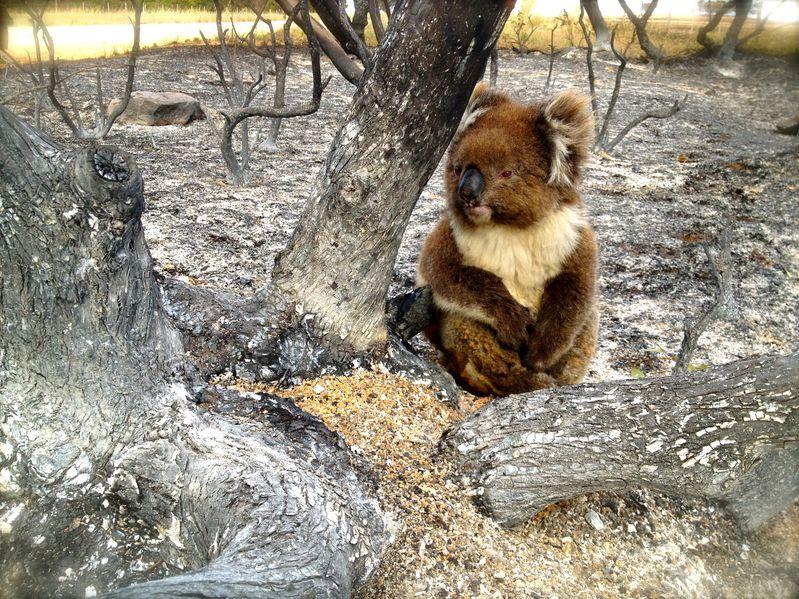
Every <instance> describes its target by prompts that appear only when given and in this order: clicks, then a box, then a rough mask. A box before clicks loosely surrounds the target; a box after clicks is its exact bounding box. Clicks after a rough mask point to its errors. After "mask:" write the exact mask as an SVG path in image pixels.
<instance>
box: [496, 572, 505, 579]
mask: <svg viewBox="0 0 799 599" xmlns="http://www.w3.org/2000/svg"><path fill="white" fill-rule="evenodd" d="M494 578H496V579H497V580H505V573H504V572H503V571H502V570H500V571H499V572H494Z"/></svg>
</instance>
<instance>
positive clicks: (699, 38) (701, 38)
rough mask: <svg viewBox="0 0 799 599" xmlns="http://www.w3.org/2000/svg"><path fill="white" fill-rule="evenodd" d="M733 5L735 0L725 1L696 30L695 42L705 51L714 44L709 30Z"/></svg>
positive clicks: (713, 46) (717, 24)
mask: <svg viewBox="0 0 799 599" xmlns="http://www.w3.org/2000/svg"><path fill="white" fill-rule="evenodd" d="M734 6H735V0H728V2H725V3H724V4H723V5H722V6H721V7H720V8H719V9H718V10H717V11H716V12H715V13H713V14H712V15H711V16H710V18H709V19H708V22H707V24H705V25H704V26H703V27H700V28H699V31H697V33H696V42H697V43H698V44H699V45H700V46H702V47H703V48H704V49H705V51H707V52H710V51H712V50H713V49H714V48H715V45H714V44H713V42H712V40H711V39H710V38H709V37H708V35H709V34H710V32H711V31H713V30H714V29H716V27H718V26H719V23H721V20H722V19H723V18H724V15H726V14H727V13H728V12H730V11H731V10H732V9H733V7H734Z"/></svg>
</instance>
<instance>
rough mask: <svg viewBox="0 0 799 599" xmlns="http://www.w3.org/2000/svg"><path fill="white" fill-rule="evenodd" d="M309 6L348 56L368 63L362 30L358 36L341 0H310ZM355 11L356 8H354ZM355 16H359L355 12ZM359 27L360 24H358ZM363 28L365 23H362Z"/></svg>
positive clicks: (368, 54) (367, 50)
mask: <svg viewBox="0 0 799 599" xmlns="http://www.w3.org/2000/svg"><path fill="white" fill-rule="evenodd" d="M311 6H312V7H313V9H314V10H315V11H316V14H317V15H319V18H320V19H321V20H322V23H324V25H325V27H327V29H328V31H330V33H332V34H333V37H335V38H336V40H337V41H338V43H339V45H340V46H341V47H342V48H343V49H344V50H345V51H346V52H349V53H350V54H355V55H356V56H357V57H358V59H359V60H360V61H361V62H362V63H363V64H364V65H366V64H368V63H369V59H370V58H371V53H370V52H369V49H368V48H367V47H366V44H365V43H364V40H363V28H361V30H360V35H359V33H358V31H357V30H356V29H355V26H354V24H353V22H352V21H350V18H349V16H348V15H347V12H346V7H347V3H346V1H341V0H311ZM356 9H357V7H356ZM355 16H356V17H357V16H359V15H358V13H357V10H356V13H355ZM359 26H360V24H359ZM364 26H365V23H364Z"/></svg>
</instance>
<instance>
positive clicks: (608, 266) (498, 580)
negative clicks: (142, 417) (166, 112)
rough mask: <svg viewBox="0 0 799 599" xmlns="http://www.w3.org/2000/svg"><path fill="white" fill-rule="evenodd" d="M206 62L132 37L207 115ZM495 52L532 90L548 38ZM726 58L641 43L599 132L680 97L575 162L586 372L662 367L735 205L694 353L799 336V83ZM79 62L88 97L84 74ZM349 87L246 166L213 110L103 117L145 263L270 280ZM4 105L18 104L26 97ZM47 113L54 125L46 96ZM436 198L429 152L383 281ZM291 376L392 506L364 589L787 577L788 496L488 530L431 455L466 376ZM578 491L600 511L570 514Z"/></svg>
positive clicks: (498, 590) (630, 590)
mask: <svg viewBox="0 0 799 599" xmlns="http://www.w3.org/2000/svg"><path fill="white" fill-rule="evenodd" d="M208 62H209V59H208V56H207V55H206V54H205V53H204V52H203V51H202V49H199V48H181V49H170V50H161V51H156V52H152V53H147V54H145V55H144V56H142V58H141V60H140V64H141V69H140V71H139V75H138V78H137V86H138V88H139V89H150V90H176V91H184V92H188V93H191V94H194V95H195V96H196V97H198V98H199V99H200V100H201V101H202V102H203V103H204V104H205V105H206V106H207V107H209V113H210V114H211V117H212V118H216V117H214V114H215V112H214V110H213V109H214V108H221V107H222V96H221V91H220V88H219V87H218V86H217V85H213V84H212V82H213V76H212V74H211V72H210V71H209V69H208V68H207V64H208ZM123 63H124V59H122V58H113V59H109V60H107V61H103V62H102V63H101V64H102V65H103V66H105V67H108V68H109V69H110V70H109V71H108V72H109V74H108V76H107V80H108V81H107V87H108V88H111V87H113V86H114V85H116V88H117V89H120V88H121V81H122V76H123V73H122V68H121V67H122V65H123ZM86 64H91V63H80V64H78V65H76V67H81V66H85V65H86ZM500 64H501V67H500V77H499V84H500V86H501V87H504V88H506V89H508V90H509V91H511V92H512V93H514V94H515V95H517V96H518V97H520V98H522V99H525V100H529V101H534V100H537V99H539V98H541V97H542V96H543V95H544V81H545V78H546V67H547V63H546V60H545V59H544V58H543V57H540V56H527V57H525V58H520V57H517V56H515V55H513V54H510V53H503V54H502V56H501V63H500ZM738 66H739V67H740V69H741V70H742V72H743V74H744V78H743V79H729V78H725V77H723V76H722V75H720V74H719V73H718V72H716V71H715V70H714V69H713V68H711V67H710V66H708V65H706V64H703V63H685V64H676V65H672V66H667V67H664V68H663V69H662V70H661V72H660V73H659V74H658V75H653V74H652V73H651V70H650V69H649V68H648V67H646V66H644V65H637V64H631V65H630V66H629V68H628V74H627V77H626V78H625V84H624V92H623V94H622V98H621V100H620V102H619V109H618V114H617V115H616V119H615V120H614V122H613V124H612V126H611V131H612V132H613V131H616V130H618V128H619V127H620V126H621V124H622V123H624V122H626V120H627V119H629V118H631V117H632V116H634V115H636V114H638V113H639V111H642V110H645V109H647V108H649V107H651V106H661V105H665V104H667V103H670V102H671V101H673V99H675V98H677V97H682V96H684V95H686V94H687V95H688V103H687V106H686V108H685V109H684V110H683V111H682V112H681V113H680V114H679V115H678V116H677V117H676V118H674V119H671V120H668V121H650V122H648V123H646V124H645V125H643V126H641V127H640V128H638V129H636V130H635V131H634V132H633V133H632V134H631V135H630V136H629V138H628V139H627V140H626V141H625V142H624V143H623V144H622V145H621V146H619V148H618V150H617V152H616V153H615V154H614V155H612V156H596V157H595V158H594V160H593V161H592V163H591V164H590V166H589V167H588V168H587V171H586V173H585V179H584V183H583V191H584V195H585V197H586V201H587V204H588V207H589V212H590V216H591V219H592V221H593V223H594V226H595V227H596V230H597V234H598V238H599V242H600V246H601V277H600V302H601V314H602V316H601V325H600V326H601V334H600V343H599V351H598V354H597V356H596V359H595V361H594V364H593V366H592V369H591V371H590V373H589V378H590V379H591V380H607V379H622V378H629V377H634V376H650V375H658V374H666V373H668V372H669V371H670V370H671V368H672V366H673V359H674V355H675V353H676V351H677V349H678V347H679V343H680V339H681V336H682V323H683V320H684V318H686V317H688V316H691V315H693V314H696V312H697V311H698V310H700V309H701V308H702V307H704V306H706V305H707V304H708V302H709V301H710V300H711V298H712V294H713V286H712V279H711V277H710V272H709V270H708V267H707V264H706V261H705V258H704V252H703V250H702V247H701V244H702V243H709V244H711V245H713V244H714V243H715V240H716V239H717V238H718V235H719V232H720V230H721V228H722V227H723V223H724V222H726V221H730V222H731V223H732V227H733V230H732V235H733V246H732V249H733V251H732V254H733V265H732V267H733V271H734V279H735V293H734V295H735V300H736V305H737V312H736V314H735V315H734V316H733V317H731V318H730V319H727V320H724V321H721V322H718V323H716V324H714V325H713V326H712V327H711V328H710V329H709V330H708V332H707V333H706V335H705V336H704V337H703V339H702V342H701V344H700V348H699V350H698V352H697V354H696V355H695V357H694V361H693V366H694V367H695V368H698V369H701V368H705V367H707V366H709V365H712V364H718V363H723V362H727V361H729V360H733V359H736V358H742V357H746V356H750V355H753V354H758V353H765V352H787V351H791V350H795V349H796V347H797V345H799V343H798V342H799V323H798V322H797V320H798V318H799V204H798V203H797V191H799V169H797V168H796V166H797V155H799V151H798V150H797V148H798V147H799V143H797V140H796V139H792V138H789V137H785V136H781V135H777V134H775V133H773V125H774V122H775V121H777V120H779V119H781V118H784V117H786V116H788V115H790V114H793V113H794V112H795V110H796V106H797V105H799V81H798V80H797V78H796V72H797V70H796V66H797V65H796V62H795V61H794V62H791V61H787V60H776V59H761V58H747V59H744V60H742V61H741V62H740V63H739V65H738ZM325 70H326V71H328V72H331V71H332V69H331V67H330V66H329V65H326V66H325ZM597 73H598V78H599V79H600V81H599V85H598V95H599V98H600V105H604V103H605V102H606V100H607V96H608V95H609V93H610V90H611V88H612V79H613V69H612V64H611V63H609V62H602V61H600V62H598V63H597ZM555 74H556V79H555V83H554V86H553V88H554V89H555V90H558V89H563V88H565V87H570V86H574V87H579V88H582V89H584V88H585V87H586V83H585V75H584V62H583V56H582V54H578V53H574V54H573V55H567V56H566V57H563V58H561V59H559V60H558V61H557V63H556V65H555ZM289 77H290V83H289V85H290V91H289V97H288V100H289V101H301V100H303V99H306V98H307V97H308V96H309V93H310V90H309V81H310V75H309V61H308V58H307V56H306V55H302V54H299V55H297V56H296V57H295V60H294V61H293V64H292V66H291V68H290V73H289ZM76 81H78V82H80V83H78V84H77V85H78V95H79V98H80V101H81V102H83V103H84V106H85V108H86V109H87V114H88V109H89V108H91V103H92V99H91V96H90V93H91V90H92V89H93V81H92V79H91V76H87V77H86V78H84V79H80V78H76ZM0 85H1V86H2V88H1V89H0V96H2V95H6V94H7V93H8V94H10V93H12V92H13V90H15V89H17V87H18V86H17V83H16V82H15V81H13V80H11V79H6V80H2V81H0ZM352 91H353V88H352V86H350V85H349V84H347V83H346V82H344V81H342V79H341V78H340V77H335V76H334V78H333V80H332V82H331V84H330V87H329V88H328V90H327V91H326V93H325V97H324V100H323V105H322V108H321V109H320V111H319V112H318V113H316V114H314V115H312V116H310V117H308V118H305V119H302V120H295V121H286V122H285V123H284V129H283V133H282V135H281V138H280V140H279V145H280V151H279V152H278V153H273V154H269V153H265V152H261V153H258V154H256V155H255V157H254V162H253V170H254V177H253V184H252V186H250V187H247V188H235V187H232V186H230V185H229V184H228V183H227V182H226V178H225V169H224V164H223V162H222V160H221V157H220V155H219V151H218V141H217V140H216V138H215V137H214V133H213V130H212V128H211V127H210V126H209V124H208V123H204V122H200V123H196V124H193V125H191V126H189V127H185V128H182V127H162V128H146V127H139V126H133V125H131V126H117V127H115V128H114V130H113V131H112V135H111V139H110V140H109V142H110V143H113V144H117V145H119V146H121V147H123V148H124V149H126V150H128V151H130V152H131V153H133V154H134V155H135V156H137V160H138V162H139V165H140V167H141V168H142V170H143V173H144V178H145V195H146V198H147V202H148V209H147V212H146V213H145V217H144V221H145V229H146V234H147V239H148V242H149V244H150V247H151V250H152V253H153V255H154V257H155V260H156V264H157V268H159V269H160V270H161V271H163V272H165V273H167V274H169V275H172V276H181V277H187V278H189V279H190V280H191V281H193V282H196V283H197V284H200V285H207V286H211V287H217V288H223V289H227V290H229V291H234V292H237V293H242V294H249V293H252V292H253V291H254V290H255V289H257V288H258V287H260V286H261V285H263V284H265V283H267V282H268V280H269V275H270V272H271V268H272V261H273V258H274V255H275V253H276V252H277V251H279V250H280V249H281V248H282V247H283V245H284V244H285V242H286V240H287V239H288V236H289V235H290V233H291V230H292V228H293V227H294V225H295V223H296V221H297V218H298V217H299V214H300V211H301V208H302V206H303V204H304V201H305V199H306V197H307V194H308V193H309V191H310V189H311V188H312V184H313V182H314V180H315V177H316V175H317V173H318V172H319V169H320V167H321V164H322V162H323V160H324V158H325V156H326V153H327V148H328V146H329V144H330V142H331V140H332V138H333V135H334V133H335V130H336V128H337V127H338V126H339V125H340V124H341V119H342V116H343V113H344V111H345V109H346V107H347V104H348V101H349V98H350V97H351V95H352ZM13 108H14V109H15V110H17V111H18V112H20V113H23V114H27V115H30V114H31V111H30V101H29V98H26V97H20V98H18V99H17V100H15V104H14V105H13ZM44 128H45V129H46V130H48V131H50V132H52V133H53V134H54V135H55V136H56V137H59V138H62V137H64V136H65V134H66V132H65V130H64V128H63V127H62V126H61V125H60V124H59V123H57V122H56V121H55V119H54V117H53V116H52V115H51V114H46V115H45V120H44ZM442 208H443V198H442V184H441V179H440V173H436V174H435V175H434V176H433V177H432V179H431V181H430V183H429V184H428V186H427V187H426V189H425V191H424V192H423V193H422V196H421V198H420V200H419V202H418V204H417V206H416V209H415V211H414V213H413V216H412V218H411V222H410V225H409V227H408V229H407V231H406V234H405V237H404V241H403V245H402V248H401V250H400V255H399V257H398V261H397V266H396V273H395V279H394V285H393V287H392V293H396V292H399V291H403V290H405V289H408V288H409V287H410V285H411V281H412V279H413V275H414V271H415V263H416V259H417V256H418V252H419V248H420V245H421V243H422V241H423V239H424V237H425V236H426V235H427V233H428V232H429V231H430V229H431V227H432V226H433V224H434V222H435V221H436V219H437V218H438V215H439V214H440V212H441V210H442ZM419 347H420V349H421V350H422V351H425V352H428V355H429V350H427V349H426V348H425V347H424V346H423V344H420V346H419ZM229 382H230V383H231V384H233V383H234V382H235V381H234V380H233V379H232V377H231V378H230V379H229ZM285 393H288V394H289V395H291V396H292V397H294V398H295V399H296V400H297V402H298V403H299V404H300V405H302V406H303V407H304V408H306V409H308V410H309V411H312V412H314V413H316V414H318V415H319V416H320V417H322V418H323V419H325V421H326V422H327V423H328V424H329V425H330V426H331V427H333V428H334V429H336V430H339V431H340V432H341V433H342V434H343V435H344V436H345V438H346V439H347V440H348V441H349V442H350V443H351V444H352V445H356V446H358V448H360V449H359V450H360V451H361V453H362V454H363V456H364V458H365V459H366V460H367V462H368V463H369V464H371V467H372V468H373V471H374V473H375V476H378V477H380V478H381V479H382V481H383V486H382V487H381V501H382V502H383V505H384V507H385V508H386V510H387V511H389V512H390V513H392V514H393V516H394V518H395V521H396V527H395V533H396V537H397V543H396V544H395V546H394V547H393V548H392V549H391V551H390V554H389V556H388V557H387V559H386V560H385V566H384V567H382V568H381V570H380V571H379V572H378V574H377V576H376V578H375V580H374V581H373V582H372V584H371V586H370V587H369V588H367V589H366V590H365V591H364V593H363V594H364V595H365V596H367V597H417V596H418V597H550V596H552V597H579V596H584V597H594V596H607V597H618V596H641V597H764V598H765V597H769V598H770V597H783V598H789V597H796V596H797V594H799V586H797V581H799V508H796V507H794V508H792V509H791V510H789V511H788V512H787V513H786V514H785V515H783V516H781V517H780V518H778V519H777V520H776V521H775V522H774V523H773V524H771V525H770V526H769V527H767V528H766V529H765V530H763V531H761V532H760V533H757V534H745V533H742V532H740V531H739V530H738V529H737V528H736V527H735V525H734V523H733V522H732V521H731V520H730V518H729V517H728V516H727V515H726V514H725V513H724V511H723V509H722V508H721V507H720V506H717V505H712V504H707V503H705V502H702V501H694V500H682V499H676V498H668V497H663V496H659V495H656V494H652V493H649V492H647V491H645V490H636V491H633V492H630V493H627V494H619V495H616V494H592V495H589V496H587V497H583V498H578V499H575V500H574V501H570V502H564V503H562V504H559V505H557V506H554V507H553V508H551V509H550V510H548V511H547V512H546V513H544V514H542V515H540V516H539V517H537V518H536V519H535V520H533V521H532V522H530V523H528V524H527V525H526V526H525V527H523V528H522V529H521V530H518V531H512V532H507V531H502V530H500V529H498V528H497V527H496V526H495V525H494V524H493V523H492V522H491V521H489V520H487V519H485V518H484V517H482V516H481V515H479V514H477V513H476V512H475V511H474V509H473V508H472V506H471V503H470V502H469V500H468V497H465V496H464V494H463V492H462V490H460V489H459V488H457V487H456V486H455V485H454V483H453V482H452V481H451V480H450V479H449V478H448V476H447V475H448V472H447V467H446V464H443V463H441V461H440V460H439V459H438V458H437V457H436V453H435V446H436V441H437V439H438V435H439V434H440V432H441V430H443V428H445V427H446V426H448V425H449V424H450V423H451V422H454V421H455V420H457V419H458V418H461V417H462V416H463V415H464V414H465V413H467V412H468V411H470V410H471V409H473V408H474V404H473V403H472V402H471V400H470V399H469V398H468V397H465V398H464V403H463V404H462V405H461V406H459V407H458V408H446V407H443V406H440V405H438V404H437V403H436V402H435V400H434V398H433V396H432V395H431V394H430V392H429V390H427V389H426V388H424V386H420V385H415V384H412V383H408V382H403V381H399V380H395V379H392V378H391V377H388V376H387V375H384V374H380V373H373V372H368V371H362V372H355V373H353V375H352V376H351V377H343V378H328V379H322V380H319V381H311V382H308V383H305V384H304V385H303V386H300V387H297V388H295V389H293V390H288V391H286V392H285ZM405 454H407V455H405ZM589 510H593V511H595V512H596V513H597V514H598V515H599V516H600V518H601V520H602V521H603V523H604V524H605V527H604V528H603V529H602V530H595V529H594V528H593V527H592V526H591V525H589V523H588V522H587V521H586V519H585V517H586V515H587V513H588V511H589Z"/></svg>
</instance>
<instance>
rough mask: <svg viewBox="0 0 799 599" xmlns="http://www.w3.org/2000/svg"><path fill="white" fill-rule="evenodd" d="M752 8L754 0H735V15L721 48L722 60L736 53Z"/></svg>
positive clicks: (728, 58) (720, 55) (720, 56)
mask: <svg viewBox="0 0 799 599" xmlns="http://www.w3.org/2000/svg"><path fill="white" fill-rule="evenodd" d="M750 10H752V0H735V16H734V17H733V19H732V23H731V24H730V28H729V29H728V30H727V33H726V34H725V35H724V42H723V43H722V44H721V48H719V58H720V59H721V60H730V59H731V58H732V57H733V55H734V54H735V49H736V48H737V47H738V38H739V37H740V35H741V29H742V28H743V26H744V23H746V19H747V18H749V11H750Z"/></svg>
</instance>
